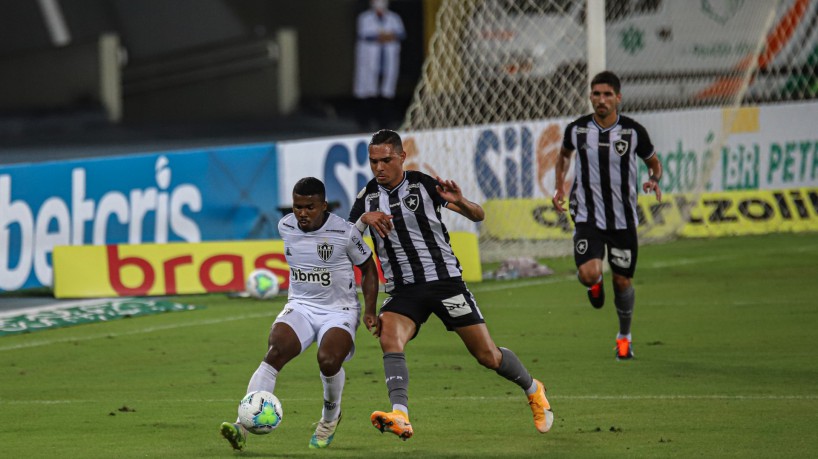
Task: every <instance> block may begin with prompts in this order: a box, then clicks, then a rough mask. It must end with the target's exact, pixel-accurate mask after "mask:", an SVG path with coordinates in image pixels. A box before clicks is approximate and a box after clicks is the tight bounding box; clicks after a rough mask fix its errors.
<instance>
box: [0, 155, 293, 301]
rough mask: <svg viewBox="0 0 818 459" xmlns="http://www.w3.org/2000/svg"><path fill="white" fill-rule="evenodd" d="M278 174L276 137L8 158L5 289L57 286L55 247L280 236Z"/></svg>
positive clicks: (1, 273)
mask: <svg viewBox="0 0 818 459" xmlns="http://www.w3.org/2000/svg"><path fill="white" fill-rule="evenodd" d="M236 153H241V158H242V161H235V160H234V158H235V157H236ZM277 175H278V174H277V162H276V159H275V146H274V145H273V144H258V145H252V146H239V147H221V148H216V149H211V150H207V151H186V152H167V153H160V154H148V155H132V156H130V155H129V156H123V157H109V158H103V159H97V158H95V159H86V160H74V161H59V162H48V163H37V164H26V165H10V166H0V291H2V290H17V289H21V288H31V287H40V286H49V285H52V282H53V267H52V262H51V259H52V250H53V248H54V247H55V246H61V245H83V244H93V245H103V244H125V243H127V244H139V243H145V242H148V243H166V242H199V241H203V240H205V241H206V240H211V241H212V240H231V239H253V238H262V237H264V238H272V237H276V236H278V233H277V228H276V227H275V222H277V221H278V219H279V218H280V213H279V211H278V208H277V207H278V196H277V193H276V189H275V186H276V179H275V178H276V177H277Z"/></svg>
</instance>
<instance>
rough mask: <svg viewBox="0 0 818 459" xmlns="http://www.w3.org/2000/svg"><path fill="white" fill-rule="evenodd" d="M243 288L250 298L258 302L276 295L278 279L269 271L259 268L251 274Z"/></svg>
mask: <svg viewBox="0 0 818 459" xmlns="http://www.w3.org/2000/svg"><path fill="white" fill-rule="evenodd" d="M244 286H245V289H246V291H247V293H248V294H249V295H250V296H252V297H253V298H258V299H260V300H266V299H267V298H272V297H274V296H276V295H278V278H277V277H276V275H275V274H273V272H272V271H270V270H269V269H264V268H259V269H256V270H254V271H253V272H251V273H250V275H249V276H247V282H245V285H244Z"/></svg>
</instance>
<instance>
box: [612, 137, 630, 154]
mask: <svg viewBox="0 0 818 459" xmlns="http://www.w3.org/2000/svg"><path fill="white" fill-rule="evenodd" d="M614 150H616V154H617V155H619V156H622V155H624V154H625V153H627V152H628V141H627V140H622V139H620V140H617V141H616V142H614Z"/></svg>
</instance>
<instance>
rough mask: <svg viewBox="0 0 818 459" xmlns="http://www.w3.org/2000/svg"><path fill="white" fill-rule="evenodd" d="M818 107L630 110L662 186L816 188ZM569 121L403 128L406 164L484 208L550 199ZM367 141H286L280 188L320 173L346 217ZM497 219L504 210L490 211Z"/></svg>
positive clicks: (456, 219) (449, 222) (365, 171)
mask: <svg viewBox="0 0 818 459" xmlns="http://www.w3.org/2000/svg"><path fill="white" fill-rule="evenodd" d="M815 113H818V103H816V102H805V103H791V104H777V105H770V106H762V107H743V108H741V109H739V110H723V109H720V108H711V109H698V110H682V111H674V112H663V113H660V112H657V113H637V114H634V115H632V116H633V118H635V119H636V120H637V121H639V122H640V123H642V124H644V125H645V127H646V128H647V130H648V132H649V134H650V136H651V140H652V142H653V144H654V147H655V149H656V153H657V155H658V156H659V158H660V159H661V161H662V163H663V165H664V176H663V179H662V190H663V192H665V193H667V194H684V193H696V192H699V191H706V192H721V191H740V190H787V189H797V188H814V187H815V186H818V134H817V133H816V132H818V131H816V130H815V129H814V126H813V124H814V118H815V116H814V114H815ZM570 121H571V120H569V119H553V120H540V121H531V122H518V123H507V124H493V125H484V126H468V127H460V128H454V129H440V130H432V131H419V132H401V133H400V134H401V137H402V139H403V143H404V150H405V151H406V162H405V163H404V167H405V168H406V169H416V170H420V171H423V172H426V173H427V174H429V175H432V176H435V175H439V176H440V177H442V178H446V179H453V180H455V181H456V182H457V183H458V184H459V185H460V187H461V188H462V189H463V193H464V195H465V196H466V197H467V198H469V199H471V200H473V201H475V202H477V203H479V204H484V203H485V202H487V201H489V200H492V201H496V200H517V199H533V200H537V199H549V198H550V197H551V196H552V195H553V191H554V187H555V185H556V184H555V183H554V182H555V174H554V166H555V164H556V161H557V158H558V156H559V151H560V146H561V142H562V136H563V131H564V129H565V127H566V126H567V124H568V123H569V122H570ZM723 127H725V128H724V129H723ZM368 142H369V136H353V137H342V138H335V139H323V140H315V141H306V142H284V143H280V144H279V148H280V150H279V152H280V155H279V161H280V163H279V166H280V168H281V170H282V180H281V182H280V188H279V192H280V193H281V195H282V196H289V195H290V190H292V185H293V184H294V183H295V181H296V180H298V178H300V177H303V176H304V175H315V174H319V175H317V177H318V178H320V179H322V180H323V181H324V182H325V183H326V184H327V193H328V199H330V200H336V201H338V202H339V203H340V204H341V208H340V209H339V210H338V213H339V214H341V215H347V214H348V212H349V208H350V207H351V205H352V203H353V202H354V200H355V196H356V195H357V193H358V191H359V190H360V189H361V188H362V187H363V186H364V184H365V183H366V182H367V181H368V180H369V179H370V178H371V177H372V173H371V171H370V169H369V164H368V153H367V145H368ZM638 165H639V168H638V175H639V177H638V180H639V183H641V182H643V181H645V180H647V177H648V171H647V168H646V167H645V165H644V163H642V162H641V161H638ZM573 168H574V164H571V166H570V168H569V171H568V173H567V179H568V180H567V181H568V182H569V184H570V181H571V180H572V177H573V174H574V172H573ZM288 199H289V198H287V200H288ZM499 217H500V218H502V217H504V216H499ZM492 218H498V216H497V215H494V216H492V215H488V216H487V219H492ZM512 221H515V220H514V219H512ZM444 222H445V223H446V226H447V227H448V228H449V230H450V231H470V232H477V231H479V230H480V225H478V224H475V223H472V222H470V221H469V220H467V219H466V218H463V217H461V216H459V215H457V214H455V213H453V212H446V213H444Z"/></svg>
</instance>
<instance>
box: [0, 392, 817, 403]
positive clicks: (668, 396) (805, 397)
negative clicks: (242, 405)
mask: <svg viewBox="0 0 818 459" xmlns="http://www.w3.org/2000/svg"><path fill="white" fill-rule="evenodd" d="M519 398H520V397H516V396H497V397H481V396H452V397H424V398H423V399H424V400H466V401H474V400H477V401H504V400H517V399H519ZM353 399H355V397H353ZM282 400H284V401H290V402H310V401H314V400H315V397H283V398H282ZM555 400H637V401H638V400H732V401H742V400H747V401H758V400H779V401H783V400H818V394H804V395H741V394H739V395H727V394H710V395H706V394H703V395H681V394H679V395H673V394H659V395H601V394H597V395H562V396H559V397H558V398H555ZM193 402H196V403H235V402H236V400H234V399H205V400H201V399H195V400H193V399H187V400H184V399H175V400H166V399H163V400H155V399H151V400H144V399H141V400H140V399H136V400H125V403H132V404H136V403H193ZM83 403H99V400H0V405H67V404H83Z"/></svg>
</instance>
